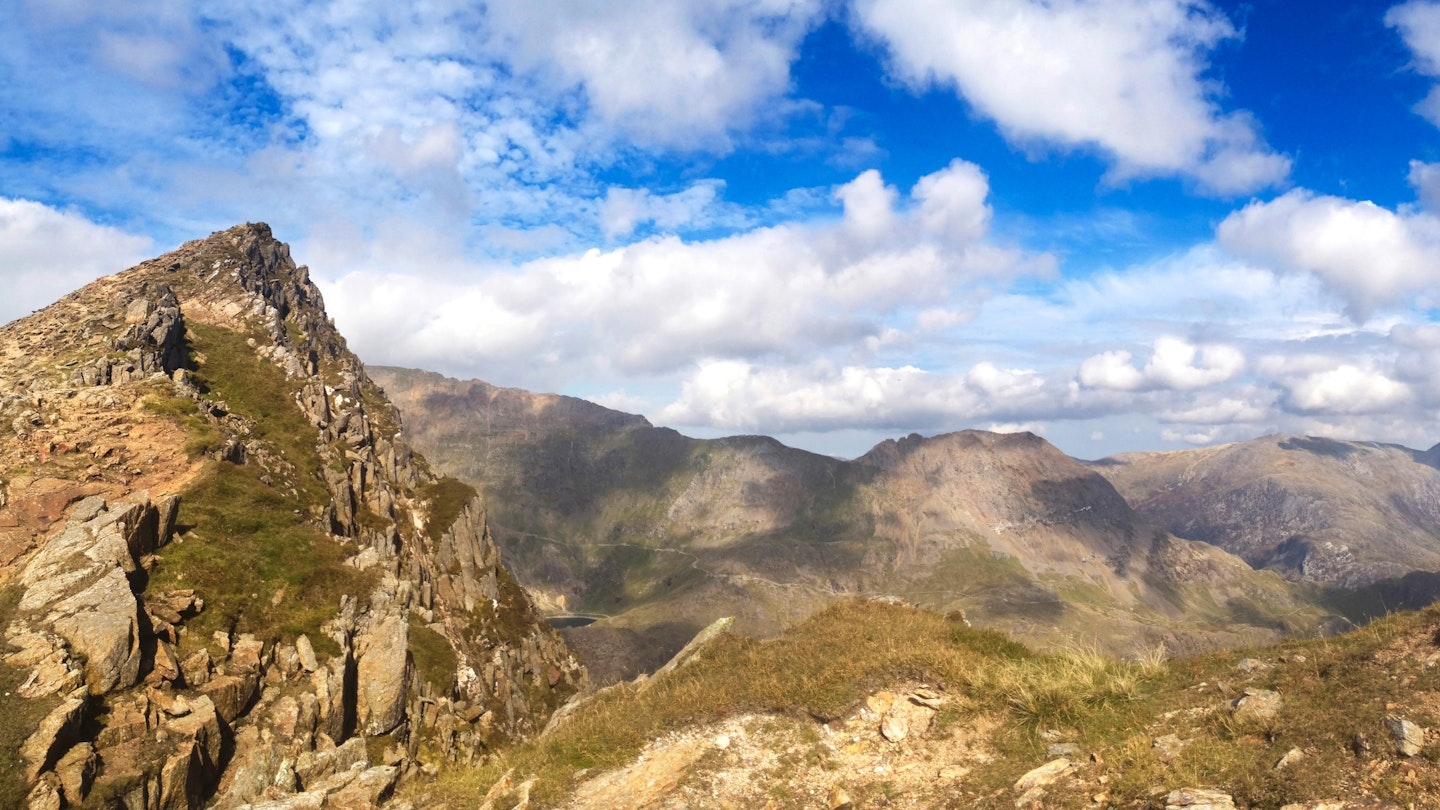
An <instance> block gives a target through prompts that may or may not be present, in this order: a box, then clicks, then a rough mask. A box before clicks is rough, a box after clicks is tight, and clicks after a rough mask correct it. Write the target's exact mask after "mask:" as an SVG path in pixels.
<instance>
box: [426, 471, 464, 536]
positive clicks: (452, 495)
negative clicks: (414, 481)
mask: <svg viewBox="0 0 1440 810" xmlns="http://www.w3.org/2000/svg"><path fill="white" fill-rule="evenodd" d="M475 495H476V493H475V488H474V487H472V486H470V485H469V484H467V483H465V482H463V481H459V480H456V479H454V478H448V477H447V478H441V479H439V480H437V481H435V482H434V483H430V484H426V485H425V486H423V487H420V489H419V490H417V491H416V492H415V496H416V497H417V498H419V499H420V500H423V501H429V502H430V522H429V523H427V524H426V526H425V533H426V535H427V536H429V538H430V539H431V541H434V542H438V541H439V540H440V538H441V537H444V536H445V532H447V531H450V527H451V526H454V525H455V521H456V520H457V519H458V518H459V517H460V512H461V510H463V509H464V508H465V505H466V504H468V503H470V501H472V500H474V498H475Z"/></svg>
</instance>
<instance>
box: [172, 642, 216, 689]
mask: <svg viewBox="0 0 1440 810" xmlns="http://www.w3.org/2000/svg"><path fill="white" fill-rule="evenodd" d="M180 671H181V672H182V673H183V674H184V675H185V683H186V684H188V685H190V686H204V685H205V684H206V683H207V682H209V680H210V673H211V671H212V666H211V664H210V651H209V650H207V649H205V648H204V647H201V648H200V649H199V650H196V651H195V652H193V653H191V654H190V655H188V656H186V657H185V660H184V661H183V662H181V664H180Z"/></svg>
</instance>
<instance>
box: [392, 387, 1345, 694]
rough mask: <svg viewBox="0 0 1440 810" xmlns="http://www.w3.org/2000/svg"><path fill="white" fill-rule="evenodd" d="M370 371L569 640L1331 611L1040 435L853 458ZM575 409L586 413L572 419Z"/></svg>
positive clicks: (1037, 627)
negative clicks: (1152, 514) (907, 604)
mask: <svg viewBox="0 0 1440 810" xmlns="http://www.w3.org/2000/svg"><path fill="white" fill-rule="evenodd" d="M372 374H374V375H375V378H376V380H377V382H379V383H380V385H381V386H382V387H384V388H385V389H386V390H387V392H389V394H390V396H391V397H392V399H393V400H394V401H395V402H396V404H397V406H398V407H400V408H401V410H402V411H403V412H405V413H406V414H407V416H406V421H407V424H408V425H410V427H411V430H412V431H413V432H412V438H413V440H414V441H415V443H416V445H417V446H418V447H421V448H422V449H424V451H425V452H426V454H427V457H428V458H430V459H431V460H432V463H434V464H436V465H437V467H438V468H440V469H442V470H444V471H446V472H447V473H449V474H452V475H455V476H456V477H459V478H461V479H463V480H466V481H468V482H470V483H472V484H474V485H475V486H476V487H477V488H478V489H479V490H481V491H482V492H484V493H485V494H486V497H487V502H488V504H489V506H490V509H491V513H492V514H493V515H494V516H495V520H496V532H497V540H498V542H500V544H501V546H502V548H503V549H504V551H505V554H506V559H507V560H510V561H511V563H512V565H513V566H514V570H515V571H516V575H517V576H518V577H519V578H520V579H521V581H522V582H524V583H525V584H526V585H527V587H530V588H531V589H532V591H536V592H538V593H539V594H540V599H541V601H542V602H543V603H544V604H546V606H547V608H548V609H551V610H557V611H558V610H562V609H563V610H578V611H581V612H585V613H590V614H595V615H606V616H608V617H609V618H608V619H604V620H602V621H600V622H598V623H597V624H596V625H593V626H591V627H590V628H583V629H581V630H578V631H567V638H570V639H571V640H572V643H577V644H580V646H581V649H582V651H583V650H584V646H585V645H584V642H583V637H584V635H585V634H586V633H594V632H597V631H601V630H605V629H607V628H609V629H625V630H634V631H639V632H642V633H643V630H644V628H645V627H654V626H657V625H659V624H660V623H662V622H672V623H673V622H685V623H687V629H688V631H689V632H694V631H696V630H698V629H699V628H701V627H703V626H705V625H706V624H708V623H709V622H710V621H711V620H713V619H714V618H715V616H716V615H718V614H717V613H716V611H722V610H723V611H729V612H731V613H733V614H734V615H735V618H736V623H737V627H739V628H740V629H741V630H742V631H744V632H750V633H758V634H760V635H773V634H774V633H776V632H778V631H779V630H780V629H781V628H782V627H784V626H786V625H787V624H789V623H791V622H793V621H795V620H797V619H799V618H801V617H803V616H804V615H808V614H809V613H810V612H813V611H814V610H815V609H817V608H818V607H820V606H821V605H823V604H826V603H828V602H829V601H830V600H832V599H834V598H836V597H838V596H842V595H847V594H850V595H853V594H871V595H880V594H891V595H896V596H900V597H902V598H907V599H912V600H914V601H917V602H918V603H919V604H922V605H924V606H926V607H930V608H933V609H937V610H942V611H945V610H955V609H964V610H966V611H967V612H968V613H969V614H970V615H971V616H972V618H974V619H975V620H977V621H980V622H986V623H990V622H1000V623H1001V624H1000V625H999V626H1003V627H1005V629H1007V630H1009V631H1012V632H1019V633H1021V634H1029V637H1032V638H1039V637H1043V638H1047V639H1048V643H1063V641H1064V639H1065V638H1067V637H1071V636H1069V634H1071V633H1079V634H1081V635H1082V636H1085V637H1095V636H1098V637H1100V638H1102V639H1103V641H1102V643H1106V644H1123V643H1126V642H1127V640H1128V641H1129V642H1131V643H1133V642H1134V641H1135V639H1136V638H1137V637H1143V638H1144V639H1146V640H1147V641H1148V642H1154V641H1158V640H1165V641H1166V642H1167V643H1169V644H1171V645H1173V646H1175V647H1177V648H1179V647H1185V646H1186V645H1189V644H1194V643H1201V644H1204V643H1214V638H1212V640H1211V641H1210V642H1206V641H1202V640H1201V639H1203V638H1205V637H1206V635H1207V634H1210V633H1215V634H1218V636H1220V637H1224V636H1226V635H1227V634H1229V633H1231V632H1232V630H1234V629H1235V628H1240V629H1241V630H1240V632H1239V633H1238V635H1235V636H1234V638H1232V639H1231V642H1234V641H1236V640H1238V639H1239V638H1242V637H1248V638H1252V639H1253V640H1259V639H1261V638H1266V637H1272V636H1273V634H1274V633H1275V632H1277V628H1278V627H1281V626H1283V622H1282V621H1281V620H1280V619H1278V615H1280V614H1292V615H1294V616H1303V617H1304V618H1303V619H1302V621H1307V622H1319V621H1320V620H1321V615H1320V614H1322V613H1324V611H1323V610H1317V609H1314V608H1313V607H1310V608H1307V607H1304V606H1303V605H1302V604H1301V603H1303V602H1304V599H1302V598H1301V597H1299V596H1298V595H1297V594H1296V593H1292V592H1291V591H1290V590H1288V587H1287V586H1285V585H1284V584H1283V583H1281V582H1280V580H1279V579H1278V578H1273V577H1271V575H1268V574H1261V575H1253V574H1252V572H1251V571H1250V569H1249V567H1248V566H1245V565H1244V564H1243V563H1241V562H1240V561H1239V560H1238V559H1235V558H1229V557H1228V555H1226V554H1224V553H1223V552H1218V550H1215V551H1212V550H1211V549H1210V548H1209V547H1206V546H1203V545H1196V544H1192V543H1190V542H1189V541H1185V540H1180V539H1178V538H1174V537H1170V536H1168V535H1166V534H1165V533H1164V532H1163V531H1160V530H1159V529H1157V528H1155V527H1154V526H1153V525H1151V524H1149V523H1148V522H1146V521H1145V520H1143V519H1141V518H1140V517H1139V516H1138V515H1136V514H1134V513H1133V512H1132V511H1131V510H1130V508H1129V506H1128V504H1126V502H1125V501H1124V499H1123V498H1121V497H1120V495H1119V494H1118V493H1117V492H1115V491H1114V489H1113V487H1111V485H1110V484H1109V483H1108V482H1107V481H1106V480H1105V479H1104V478H1102V477H1100V476H1099V475H1097V474H1095V473H1094V472H1093V471H1091V470H1089V469H1087V468H1084V467H1082V466H1081V465H1079V464H1078V463H1077V462H1075V461H1074V460H1073V459H1070V458H1069V457H1067V456H1065V455H1064V454H1063V453H1060V452H1059V451H1058V450H1056V449H1054V448H1053V446H1051V445H1049V444H1048V442H1044V440H1043V439H1040V438H1039V437H1036V436H1025V435H1019V436H1000V435H997V434H984V433H983V432H977V431H961V432H957V433H954V434H946V435H944V436H939V437H932V438H929V439H923V438H920V437H918V436H912V437H907V438H905V439H901V440H898V441H894V440H891V441H887V442H882V443H880V444H879V445H877V446H876V447H875V448H873V449H872V450H871V451H870V452H869V453H867V454H866V455H864V456H861V457H860V458H858V459H854V460H848V461H847V460H841V459H835V458H831V457H827V456H820V455H816V454H813V453H808V452H806V451H801V450H796V449H794V448H788V447H786V446H784V445H783V444H781V443H779V442H777V441H776V440H774V439H770V438H765V437H731V438H727V439H716V440H696V439H688V438H686V437H683V436H680V435H679V434H678V433H675V432H674V431H673V430H669V429H667V428H655V427H653V426H651V425H650V424H649V423H648V422H647V421H645V420H643V419H642V418H639V417H634V416H629V415H623V414H615V413H613V412H612V413H611V414H608V415H607V414H604V413H603V412H601V411H597V410H595V409H596V408H600V406H598V405H595V404H593V403H585V404H579V402H577V401H575V400H573V399H572V400H569V401H568V403H567V404H565V405H564V406H563V407H562V408H556V407H555V406H554V403H557V402H567V401H566V400H564V399H563V398H561V399H557V398H555V397H554V396H553V395H533V394H530V393H528V392H524V391H520V390H519V389H501V388H497V387H495V386H490V385H489V384H486V383H483V382H479V381H470V382H461V381H455V380H448V378H443V377H441V376H439V375H434V374H432V373H429V372H415V371H413V370H400V369H392V368H387V367H376V368H373V369H372ZM570 410H575V411H583V412H585V413H586V414H587V417H586V418H587V419H588V421H587V422H586V423H585V424H584V425H577V424H574V423H570V422H568V421H566V419H565V418H564V414H565V413H567V412H569V411H570ZM937 493H943V494H937ZM1187 579H1188V580H1189V583H1190V584H1186V580H1187ZM1202 582H1203V583H1205V584H1204V586H1203V588H1201V587H1200V583H1202ZM1177 585H1178V586H1179V587H1178V588H1176V587H1173V586H1177ZM1202 590H1203V591H1204V592H1203V593H1202V592H1201V591H1202ZM682 594H683V595H684V598H681V595H682ZM1202 603H1203V604H1202ZM1276 605H1283V606H1284V608H1283V609H1276V608H1275V606H1276ZM1232 608H1233V610H1232ZM1297 608H1298V610H1297ZM1187 611H1188V614H1187ZM1307 611H1308V612H1307ZM622 616H623V618H621V617H622ZM1182 616H1188V618H1186V619H1182V618H1181V617H1182ZM1237 616H1240V617H1243V618H1241V619H1240V620H1239V622H1238V623H1237V624H1236V625H1235V628H1226V627H1225V625H1226V624H1227V623H1228V622H1230V621H1232V620H1234V619H1235V618H1236V617H1237ZM1102 617H1103V618H1102ZM1192 619H1193V620H1194V621H1191V620H1192ZM1187 622H1188V625H1187ZM1181 625H1187V626H1184V627H1183V629H1181V630H1178V631H1177V629H1176V628H1177V627H1179V626H1181ZM1122 628H1123V629H1122ZM683 635H685V634H684V633H677V634H676V636H677V637H678V636H683ZM1072 638H1073V637H1072ZM592 668H593V667H592ZM630 674H633V673H630Z"/></svg>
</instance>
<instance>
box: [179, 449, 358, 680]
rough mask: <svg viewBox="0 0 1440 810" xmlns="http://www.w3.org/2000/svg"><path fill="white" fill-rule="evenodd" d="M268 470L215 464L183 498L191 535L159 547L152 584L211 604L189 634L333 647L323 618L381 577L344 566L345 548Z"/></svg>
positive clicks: (192, 622)
mask: <svg viewBox="0 0 1440 810" xmlns="http://www.w3.org/2000/svg"><path fill="white" fill-rule="evenodd" d="M260 474H261V471H260V470H257V469H254V468H252V467H250V466H248V465H246V466H238V467H237V466H235V465H231V464H226V463H223V462H210V463H209V465H208V467H207V469H206V471H205V473H204V475H203V477H202V478H201V479H200V481H199V482H198V483H196V484H195V485H194V486H192V487H190V489H188V490H187V491H186V492H185V493H184V495H183V496H182V498H181V501H180V504H181V506H180V516H179V519H178V521H177V522H178V524H179V526H180V527H181V528H182V529H183V530H185V531H186V532H187V534H186V535H185V537H184V540H183V541H177V542H173V543H171V544H170V545H169V546H166V547H165V548H164V549H163V550H162V551H161V553H160V561H159V564H158V565H157V566H156V569H155V571H154V573H153V574H152V578H151V587H158V588H160V589H165V588H194V589H196V591H197V592H199V594H200V595H201V596H202V597H204V599H205V610H204V611H203V612H201V613H200V615H198V616H196V617H195V618H193V619H190V620H189V622H188V623H187V627H188V633H187V636H188V637H189V638H191V639H194V638H196V636H197V635H198V638H199V639H200V640H202V641H203V640H204V639H208V638H209V636H210V634H211V633H212V632H214V631H215V630H225V631H232V632H247V633H255V634H256V635H257V636H259V637H261V638H286V639H291V640H293V639H294V638H295V637H296V636H298V635H300V634H302V633H303V634H305V635H308V636H309V637H310V639H311V641H313V642H314V643H315V645H316V648H317V650H318V649H321V648H324V647H327V646H328V645H330V644H332V642H330V641H329V640H328V638H327V637H326V636H325V635H324V634H323V633H321V632H320V625H321V624H322V623H323V622H324V621H325V620H326V619H328V618H329V617H331V616H333V615H334V613H335V610H336V608H337V606H338V605H339V600H340V596H341V595H342V594H355V593H364V592H366V591H367V590H368V589H369V588H370V587H371V586H372V585H373V579H374V575H373V574H370V573H367V572H362V571H360V570H358V569H356V568H352V567H350V566H347V565H345V564H344V561H345V549H344V548H343V547H342V546H341V545H340V544H338V543H336V542H335V541H334V540H332V539H331V538H330V537H329V535H327V534H325V533H323V532H321V531H320V530H319V529H317V528H315V527H314V526H313V525H311V524H310V523H309V522H308V520H307V519H306V510H303V509H300V508H299V507H300V506H301V504H300V503H299V502H298V499H296V498H295V497H293V496H290V495H288V494H286V493H283V492H281V491H279V490H277V489H276V488H274V487H272V486H268V485H266V484H265V483H263V482H262V481H261V480H260V478H259V476H260ZM326 651H328V652H332V653H333V652H338V650H326Z"/></svg>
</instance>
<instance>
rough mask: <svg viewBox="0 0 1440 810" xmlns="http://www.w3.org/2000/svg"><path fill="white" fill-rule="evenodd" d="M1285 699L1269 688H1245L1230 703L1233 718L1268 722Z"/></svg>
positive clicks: (1278, 711) (1277, 712)
mask: <svg viewBox="0 0 1440 810" xmlns="http://www.w3.org/2000/svg"><path fill="white" fill-rule="evenodd" d="M1284 705H1285V701H1283V700H1282V699H1281V698H1280V694H1279V693H1278V692H1273V691H1271V690H1269V689H1246V690H1245V693H1244V694H1243V695H1241V696H1240V697H1239V698H1237V699H1236V700H1235V701H1234V702H1233V703H1231V709H1232V710H1233V712H1234V715H1235V719H1236V720H1241V721H1255V722H1261V723H1265V722H1269V721H1271V720H1274V719H1275V716H1276V715H1277V714H1279V713H1280V709H1281V707H1283V706H1284Z"/></svg>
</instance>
